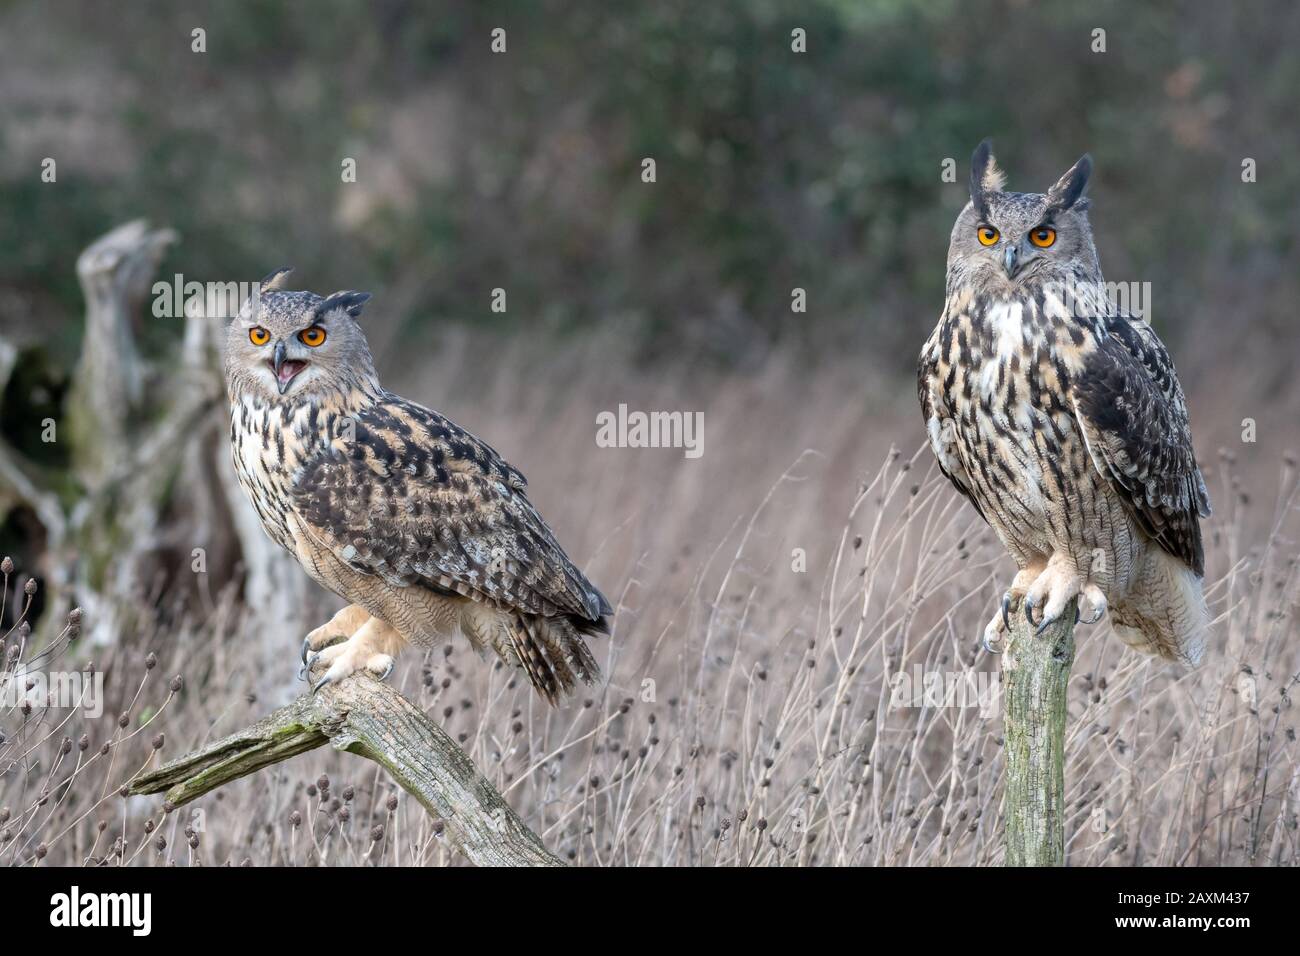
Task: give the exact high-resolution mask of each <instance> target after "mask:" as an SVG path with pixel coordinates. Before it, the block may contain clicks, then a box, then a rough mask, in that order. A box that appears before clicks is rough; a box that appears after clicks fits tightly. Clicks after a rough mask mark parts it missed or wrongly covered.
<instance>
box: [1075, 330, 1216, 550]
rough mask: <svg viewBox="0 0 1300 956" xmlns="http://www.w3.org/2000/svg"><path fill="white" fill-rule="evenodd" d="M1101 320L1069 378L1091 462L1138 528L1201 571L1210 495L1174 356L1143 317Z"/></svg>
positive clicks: (1076, 414)
mask: <svg viewBox="0 0 1300 956" xmlns="http://www.w3.org/2000/svg"><path fill="white" fill-rule="evenodd" d="M1101 325H1102V329H1103V331H1104V334H1103V335H1102V336H1101V337H1100V338H1099V340H1098V343H1097V347H1096V348H1095V349H1094V350H1092V351H1091V352H1090V353H1088V354H1087V356H1086V357H1085V359H1084V364H1083V371H1082V373H1081V374H1080V375H1078V376H1077V377H1076V379H1075V380H1074V381H1073V382H1071V385H1070V393H1071V395H1070V397H1071V400H1072V401H1073V403H1074V411H1075V416H1076V418H1077V419H1078V421H1079V425H1080V427H1081V428H1082V430H1083V435H1084V438H1085V440H1086V441H1087V445H1088V452H1089V454H1090V455H1091V456H1092V462H1093V465H1094V466H1095V467H1096V468H1097V470H1098V471H1099V472H1101V474H1102V475H1103V476H1104V477H1105V478H1106V479H1107V480H1109V481H1110V483H1111V487H1113V488H1114V489H1115V491H1116V492H1118V493H1119V495H1120V498H1121V499H1122V500H1123V502H1124V506H1125V508H1126V509H1127V510H1128V512H1129V514H1131V515H1132V516H1133V518H1134V520H1136V521H1137V523H1138V525H1139V527H1141V528H1142V530H1143V531H1145V532H1146V533H1147V534H1148V535H1150V536H1151V537H1152V538H1154V539H1155V540H1156V541H1157V542H1159V543H1160V546H1161V547H1162V548H1164V549H1165V550H1166V551H1168V552H1169V553H1170V554H1172V555H1173V556H1175V557H1177V558H1180V559H1181V560H1182V561H1183V562H1184V563H1186V564H1187V566H1188V567H1189V568H1191V569H1192V570H1193V571H1195V572H1196V573H1197V574H1200V575H1203V574H1204V573H1205V552H1204V549H1203V547H1202V544H1201V522H1200V519H1201V518H1203V517H1208V516H1209V514H1210V496H1209V493H1208V492H1207V491H1206V488H1205V479H1204V478H1203V477H1202V475H1201V469H1200V468H1199V467H1198V466H1197V464H1196V452H1195V450H1194V449H1193V448H1192V431H1191V427H1190V425H1189V424H1188V420H1187V404H1186V402H1185V401H1184V399H1183V390H1182V387H1181V386H1180V385H1179V384H1178V377H1177V375H1176V374H1175V372H1174V363H1173V362H1172V360H1170V358H1169V352H1168V351H1167V350H1166V349H1165V346H1164V344H1163V343H1162V342H1161V341H1160V339H1159V338H1158V337H1157V336H1156V333H1155V331H1154V330H1152V328H1151V326H1149V325H1148V324H1147V323H1146V322H1144V321H1142V320H1140V319H1131V318H1129V317H1128V316H1123V315H1116V316H1108V317H1106V318H1105V319H1103V320H1102V324H1101Z"/></svg>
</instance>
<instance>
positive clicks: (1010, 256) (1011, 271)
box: [1002, 244, 1020, 279]
mask: <svg viewBox="0 0 1300 956" xmlns="http://www.w3.org/2000/svg"><path fill="white" fill-rule="evenodd" d="M1018 255H1019V253H1018V252H1017V251H1016V247H1015V246H1014V245H1010V244H1008V245H1007V251H1006V252H1004V253H1003V254H1002V267H1003V268H1004V269H1006V270H1007V278H1008V279H1014V278H1015V277H1016V270H1017V269H1018V268H1019V267H1020V263H1019V261H1018V258H1017V257H1018Z"/></svg>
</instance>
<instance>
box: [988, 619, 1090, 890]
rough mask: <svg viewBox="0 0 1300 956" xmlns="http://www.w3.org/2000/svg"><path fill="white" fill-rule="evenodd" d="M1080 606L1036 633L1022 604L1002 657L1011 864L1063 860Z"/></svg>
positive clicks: (1059, 862) (1059, 863) (1060, 862)
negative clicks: (1068, 722)
mask: <svg viewBox="0 0 1300 956" xmlns="http://www.w3.org/2000/svg"><path fill="white" fill-rule="evenodd" d="M1074 614H1075V605H1074V604H1073V603H1071V604H1070V605H1069V606H1067V607H1066V609H1065V612H1064V613H1063V614H1062V615H1061V617H1060V619H1059V620H1057V621H1056V622H1055V623H1053V624H1051V625H1049V626H1048V627H1047V628H1046V629H1045V630H1044V631H1043V633H1042V634H1036V633H1035V628H1033V627H1031V626H1030V624H1029V622H1028V621H1027V620H1026V619H1025V615H1024V613H1023V611H1022V610H1021V609H1020V608H1019V607H1017V608H1015V609H1014V610H1013V612H1012V614H1011V625H1012V626H1011V640H1010V641H1009V642H1008V645H1007V650H1006V653H1005V654H1003V655H1002V691H1003V701H1004V703H1003V707H1004V712H1003V727H1004V736H1005V740H1006V761H1007V770H1006V790H1005V794H1004V796H1003V801H1004V802H1003V806H1004V808H1005V813H1006V858H1005V862H1006V865H1007V866H1064V865H1065V717H1066V702H1067V696H1068V690H1069V683H1070V668H1071V667H1072V666H1073V664H1074Z"/></svg>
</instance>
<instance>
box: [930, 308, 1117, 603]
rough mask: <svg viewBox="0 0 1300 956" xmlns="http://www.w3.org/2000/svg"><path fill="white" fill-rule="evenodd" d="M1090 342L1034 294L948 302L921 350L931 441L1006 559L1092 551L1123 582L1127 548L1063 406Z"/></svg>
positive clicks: (1077, 324)
mask: <svg viewBox="0 0 1300 956" xmlns="http://www.w3.org/2000/svg"><path fill="white" fill-rule="evenodd" d="M1094 336H1095V330H1094V329H1093V328H1092V326H1091V323H1090V322H1088V321H1087V320H1084V319H1080V318H1078V317H1077V316H1074V315H1071V314H1070V313H1069V312H1068V311H1067V310H1066V308H1065V306H1064V304H1063V303H1061V302H1060V301H1059V300H1057V299H1055V298H1054V297H1052V296H1051V295H1050V294H1046V293H1044V292H1043V291H1042V290H1039V289H1032V288H1026V289H1024V290H1023V292H1022V294H1019V295H1015V296H1000V295H997V294H989V293H985V294H973V293H970V292H963V293H959V294H955V295H952V296H950V297H949V300H948V302H947V305H946V307H945V311H944V314H943V318H942V319H941V321H940V323H939V325H938V327H937V328H936V329H935V330H934V335H933V336H932V337H931V341H930V343H929V345H928V347H929V349H930V350H931V354H932V357H933V360H934V362H935V370H934V373H933V374H934V377H935V379H936V380H937V382H938V385H939V387H938V392H939V396H940V398H941V403H942V408H941V409H939V410H936V413H935V417H934V419H933V420H932V424H931V440H932V444H936V440H937V441H938V444H937V445H936V450H940V449H942V451H943V452H944V454H946V455H947V456H949V464H950V466H951V467H950V468H949V469H948V470H950V471H951V470H953V469H958V468H959V469H960V472H961V473H962V474H963V475H964V476H965V480H966V482H967V483H968V486H969V493H970V496H971V498H972V500H973V501H974V503H975V504H976V506H977V507H978V508H979V509H980V511H981V513H982V514H983V515H984V516H985V518H986V519H987V520H988V521H989V523H990V524H991V525H992V526H993V528H994V529H995V530H996V531H997V532H998V534H999V537H1000V538H1001V539H1002V540H1003V542H1004V544H1006V545H1007V547H1008V548H1010V549H1011V550H1012V551H1013V552H1016V553H1017V554H1018V555H1019V556H1020V557H1022V558H1023V559H1025V560H1028V559H1030V558H1032V557H1033V556H1035V555H1044V554H1051V553H1053V551H1056V550H1060V549H1062V548H1068V549H1069V550H1071V551H1073V552H1076V553H1079V554H1080V555H1083V554H1087V553H1089V552H1096V551H1100V552H1101V553H1102V554H1104V555H1105V558H1104V559H1103V560H1102V561H1101V562H1099V565H1100V569H1104V570H1106V571H1108V572H1109V573H1107V574H1106V575H1105V576H1106V577H1107V578H1109V577H1110V576H1111V575H1112V574H1113V575H1115V576H1117V577H1119V578H1121V579H1122V578H1124V577H1126V576H1127V575H1128V573H1129V571H1130V569H1131V567H1132V564H1133V554H1132V548H1133V546H1134V544H1135V542H1134V541H1133V540H1132V536H1131V534H1130V532H1129V523H1128V521H1127V519H1126V518H1125V515H1124V509H1123V505H1122V502H1121V501H1120V500H1119V498H1118V496H1116V495H1115V494H1114V493H1113V491H1112V490H1111V488H1110V487H1109V485H1108V483H1107V482H1106V481H1105V480H1104V479H1103V478H1102V476H1101V475H1100V474H1099V473H1098V472H1097V470H1096V469H1095V468H1094V467H1093V465H1092V462H1091V458H1090V455H1089V451H1088V447H1087V442H1086V440H1085V438H1084V436H1083V434H1082V432H1081V431H1080V429H1079V426H1078V422H1077V421H1076V419H1075V413H1074V409H1073V408H1071V407H1069V406H1068V404H1067V402H1068V395H1069V393H1070V384H1071V381H1072V380H1073V379H1074V378H1075V377H1076V376H1077V375H1078V373H1079V371H1080V370H1081V369H1082V367H1083V363H1084V361H1085V358H1086V356H1087V354H1088V352H1089V351H1090V350H1091V349H1092V348H1093V347H1094V345H1095V339H1094ZM945 417H946V418H947V419H948V420H949V422H950V424H947V425H945V424H944V423H943V419H944V418H945ZM945 429H946V432H945ZM942 457H943V456H942V455H941V461H942Z"/></svg>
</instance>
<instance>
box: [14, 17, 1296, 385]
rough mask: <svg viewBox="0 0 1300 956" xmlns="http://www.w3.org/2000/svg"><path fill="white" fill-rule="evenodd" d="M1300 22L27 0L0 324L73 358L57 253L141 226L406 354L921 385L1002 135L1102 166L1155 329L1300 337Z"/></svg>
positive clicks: (1051, 162) (194, 264)
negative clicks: (836, 356) (807, 370)
mask: <svg viewBox="0 0 1300 956" xmlns="http://www.w3.org/2000/svg"><path fill="white" fill-rule="evenodd" d="M1297 17H1298V14H1297V8H1296V7H1295V5H1293V4H1289V3H1283V2H1280V0H1275V2H1266V3H1260V4H1253V5H1251V6H1250V8H1249V9H1234V8H1233V6H1232V5H1229V4H1204V3H1165V4H1159V5H1153V6H1151V7H1149V8H1141V7H1138V6H1137V5H1133V4H1130V3H1123V2H1118V0H1113V2H1111V0H1103V2H1100V3H1093V4H1065V3H1055V4H1047V3H1030V2H1027V0H1002V2H983V3H967V2H963V3H957V2H955V0H941V2H924V0H806V2H800V3H778V2H775V0H713V2H710V3H707V4H702V3H692V2H686V0H665V2H657V3H653V4H624V3H614V4H592V3H581V2H575V0H543V2H537V3H523V2H519V3H496V2H482V0H461V2H451V3H443V4H434V5H429V4H422V3H416V2H406V0H383V2H379V3H373V4H363V3H356V2H348V0H321V2H311V3H307V2H298V3H272V2H263V0H255V2H240V3H216V2H214V3H207V4H186V3H181V4H168V5H152V4H149V5H146V4H89V3H83V4H72V3H62V2H52V3H43V4H34V3H17V4H12V5H10V6H8V7H6V8H4V9H3V10H0V31H3V32H4V33H7V34H9V36H8V40H9V42H8V43H7V44H6V46H7V49H8V54H7V57H6V59H7V60H8V63H7V65H6V66H5V67H4V68H3V69H4V71H5V72H4V75H5V76H7V77H14V76H18V77H21V78H23V79H24V80H25V82H22V83H20V84H11V85H10V88H9V90H8V91H7V92H5V93H4V94H3V95H2V96H0V108H2V109H3V110H4V117H3V119H4V122H3V123H0V174H2V175H3V180H2V182H0V186H2V188H3V195H4V197H5V198H4V212H5V214H4V216H0V292H2V293H12V294H9V295H5V296H4V297H3V300H2V301H0V321H2V322H3V324H4V328H6V329H14V328H16V327H19V326H22V325H23V324H24V323H30V322H31V321H32V320H31V316H30V314H29V313H30V311H31V310H33V309H37V310H39V311H40V312H41V313H42V315H41V325H42V328H43V334H47V335H50V336H51V337H52V339H53V342H54V344H55V347H56V348H57V347H62V348H65V349H71V348H72V347H73V346H74V345H75V342H76V334H77V333H76V330H77V328H78V321H77V319H78V316H79V313H80V296H79V294H78V292H77V289H76V285H75V277H74V273H73V268H72V267H73V262H74V260H75V257H76V255H77V253H78V252H79V251H80V250H81V249H82V248H83V247H84V246H85V245H86V244H87V243H88V242H89V241H91V240H92V239H93V238H94V237H95V236H97V235H98V234H100V233H102V232H104V231H105V230H107V229H108V228H110V227H111V226H112V225H115V224H117V223H119V222H121V221H123V220H124V219H127V218H132V217H136V216H142V215H143V216H147V217H149V218H150V219H152V220H153V221H155V222H156V223H160V224H167V225H171V226H174V227H175V228H177V229H178V230H179V231H180V233H181V235H182V237H183V241H182V243H181V244H180V245H179V246H178V247H177V248H176V249H175V250H174V251H173V252H172V253H171V255H170V257H169V259H168V261H167V263H166V268H165V270H164V272H165V273H166V274H168V275H170V273H171V272H173V271H180V272H183V273H184V274H185V275H186V277H187V278H198V279H207V278H213V279H221V280H226V279H231V278H238V279H255V278H258V277H260V276H262V275H263V274H265V273H266V272H268V271H270V270H271V269H272V268H275V267H278V266H280V265H284V264H292V265H294V266H295V267H296V268H297V270H298V274H297V278H298V279H299V280H300V282H301V284H303V285H304V286H307V287H311V288H314V289H316V290H317V291H321V292H328V291H331V290H333V289H334V288H338V287H348V288H362V289H369V290H371V291H374V292H376V293H384V292H385V291H388V292H390V293H393V294H391V295H390V296H388V297H387V298H386V297H385V296H384V295H382V294H381V295H379V296H378V297H377V298H376V300H375V306H374V307H373V308H374V309H376V310H385V309H387V311H386V312H383V314H384V315H385V316H386V317H387V319H388V320H392V321H400V322H402V323H405V328H406V330H407V331H409V332H412V333H414V334H416V335H419V336H427V337H435V336H436V334H437V330H438V328H439V327H440V326H441V325H442V324H443V323H449V322H474V323H483V324H486V323H497V324H506V325H507V326H508V327H509V328H510V329H512V330H513V329H517V328H532V329H536V328H538V327H544V328H546V329H548V330H559V331H557V332H556V334H557V335H563V330H564V329H576V328H584V327H587V326H590V325H591V324H593V323H601V322H618V323H620V324H621V325H622V326H623V327H625V328H626V329H627V330H628V331H629V334H631V335H634V336H636V337H637V339H638V341H639V342H640V343H641V345H642V346H643V348H644V354H645V355H646V356H647V358H648V360H656V359H657V360H677V359H680V358H681V357H682V356H684V355H702V356H706V357H709V358H711V359H715V360H719V361H725V362H739V363H747V362H751V361H755V360H757V359H761V358H762V357H764V356H766V355H767V354H768V353H770V352H771V351H772V350H773V349H775V348H796V349H805V350H806V351H807V354H809V355H816V354H818V353H817V352H816V351H814V348H815V349H817V350H825V349H826V348H827V347H828V346H842V347H844V348H862V349H868V350H873V351H875V352H877V353H878V354H879V356H880V357H881V358H882V360H883V361H884V362H885V363H886V364H888V365H889V366H891V367H897V368H898V369H899V372H900V375H904V376H906V375H908V374H910V371H911V367H912V366H911V360H912V357H913V356H914V355H915V351H916V348H917V346H918V344H919V342H920V341H921V340H922V339H923V338H924V336H925V334H926V333H927V331H928V329H929V328H930V326H931V325H932V323H933V321H934V318H935V316H936V315H937V313H938V310H939V308H940V304H941V303H940V298H941V293H942V285H943V274H944V265H943V264H944V256H945V253H946V248H947V240H948V232H949V230H950V228H951V224H952V220H953V218H954V216H955V215H956V213H957V211H958V210H959V208H960V207H961V205H962V204H963V203H964V202H965V198H966V197H965V178H966V173H967V160H968V157H969V155H970V152H971V150H972V149H973V148H974V146H975V144H976V143H977V142H978V141H979V140H980V139H982V138H983V137H985V136H992V137H993V138H994V142H995V146H996V149H997V152H998V154H999V158H1000V161H1001V162H1002V164H1003V166H1004V167H1005V168H1006V169H1007V170H1008V172H1009V173H1010V181H1011V187H1012V188H1020V189H1026V190H1030V189H1042V188H1045V187H1046V186H1047V185H1048V184H1049V183H1050V182H1051V181H1052V180H1053V179H1054V178H1055V176H1056V175H1057V174H1059V173H1060V172H1061V171H1063V170H1064V169H1065V168H1066V167H1067V166H1068V165H1069V164H1070V163H1071V162H1073V161H1074V160H1075V159H1076V158H1077V157H1078V155H1079V154H1081V153H1082V152H1084V151H1085V150H1087V151H1091V152H1092V154H1093V157H1094V160H1095V162H1096V174H1095V178H1094V182H1093V186H1092V190H1091V192H1092V195H1093V197H1094V213H1093V221H1094V227H1095V231H1096V233H1097V236H1098V245H1099V248H1100V250H1101V253H1102V263H1103V268H1104V269H1105V270H1106V272H1107V277H1108V278H1110V279H1112V280H1138V281H1150V282H1151V283H1152V284H1153V290H1154V296H1155V303H1154V304H1155V309H1154V311H1155V316H1154V318H1155V321H1156V324H1157V325H1158V326H1159V327H1161V330H1162V332H1163V333H1165V334H1166V335H1168V336H1169V337H1170V338H1171V339H1173V340H1175V341H1177V340H1178V339H1179V338H1180V337H1181V336H1185V335H1190V334H1204V335H1206V336H1210V337H1217V338H1218V340H1225V339H1224V337H1225V336H1228V337H1231V336H1232V335H1240V332H1241V330H1242V328H1243V327H1246V326H1247V325H1248V327H1249V328H1250V329H1252V330H1258V331H1260V332H1261V333H1262V335H1263V336H1264V338H1265V339H1268V338H1273V337H1278V336H1281V337H1285V338H1288V339H1289V340H1290V341H1294V336H1295V333H1294V331H1293V330H1292V326H1293V325H1294V323H1293V322H1292V321H1291V314H1290V311H1289V310H1287V308H1286V306H1289V303H1291V302H1294V301H1295V298H1296V293H1297V292H1298V291H1300V290H1297V288H1296V286H1297V281H1298V280H1297V270H1296V268H1295V265H1296V257H1297V256H1296V230H1295V225H1296V216H1295V213H1296V202H1295V198H1294V197H1295V196H1296V195H1297V187H1298V186H1300V165H1298V164H1296V162H1295V156H1296V154H1297V149H1296V147H1297V133H1296V130H1297V124H1296V122H1295V112H1294V104H1295V91H1296V90H1297V89H1300V58H1296V57H1295V56H1294V55H1293V54H1292V52H1291V50H1290V46H1291V43H1292V41H1293V39H1294V37H1295V36H1296V35H1297V33H1298V31H1297V30H1296V26H1297V25H1298V21H1297ZM196 27H201V28H202V29H204V30H205V31H206V44H207V52H206V53H202V54H199V53H195V52H192V51H191V31H192V30H193V29H194V28H196ZM496 27H501V28H504V29H505V30H506V31H507V52H506V53H504V54H500V55H494V54H492V53H491V52H490V49H489V44H490V42H491V36H490V34H491V31H492V30H493V29H494V28H496ZM1096 28H1101V29H1104V30H1105V31H1106V52H1104V53H1098V52H1094V51H1093V48H1092V47H1093V43H1094V39H1093V33H1092V31H1093V30H1094V29H1096ZM795 29H802V30H804V31H806V36H807V52H806V53H802V54H800V53H795V52H793V51H792V50H791V31H792V30H795ZM36 38H39V42H36ZM25 40H32V41H33V42H24V41H25ZM43 156H53V157H56V158H57V159H58V161H59V177H58V182H57V184H47V183H42V182H41V180H40V177H39V163H40V158H41V157H43ZM344 157H352V158H355V159H356V161H357V182H356V183H344V182H342V181H341V177H340V164H341V162H342V160H343V158H344ZM646 157H651V158H654V159H655V161H656V165H657V181H656V182H655V183H653V184H646V183H643V182H642V181H641V176H640V173H641V162H642V160H643V159H644V158H646ZM1244 157H1252V158H1254V159H1255V160H1256V161H1257V163H1258V169H1259V173H1258V182H1256V183H1252V184H1243V183H1242V182H1241V176H1240V171H1241V162H1242V159H1243V158H1244ZM949 158H951V159H953V160H955V161H956V167H957V181H956V182H955V183H945V182H942V181H941V178H940V174H941V171H942V164H943V161H944V160H945V159H949ZM796 286H797V287H802V288H804V289H806V290H807V295H808V312H807V314H805V315H796V314H792V313H791V310H790V296H791V289H792V288H794V287H796ZM496 287H501V288H505V289H506V290H507V291H508V295H509V311H508V312H507V313H506V314H505V315H504V316H497V315H494V314H493V313H492V312H491V311H490V309H489V301H490V294H491V290H492V289H493V288H496ZM399 293H400V294H399ZM47 318H48V321H46V320H47ZM1234 323H1235V327H1234ZM60 343H62V344H61V346H60Z"/></svg>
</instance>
